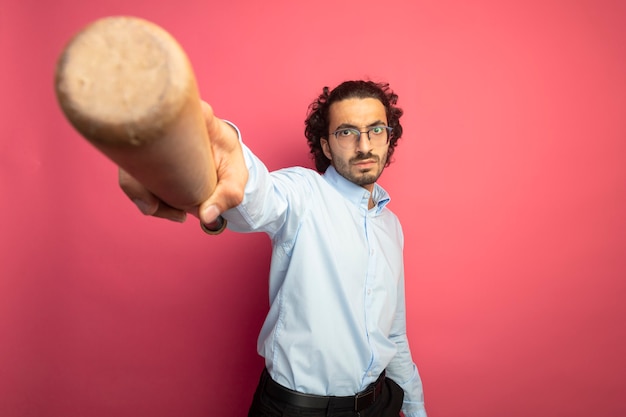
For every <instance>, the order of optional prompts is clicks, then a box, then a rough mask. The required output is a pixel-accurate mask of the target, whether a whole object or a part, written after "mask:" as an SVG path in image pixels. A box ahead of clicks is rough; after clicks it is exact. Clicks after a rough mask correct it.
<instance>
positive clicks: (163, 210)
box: [119, 168, 187, 223]
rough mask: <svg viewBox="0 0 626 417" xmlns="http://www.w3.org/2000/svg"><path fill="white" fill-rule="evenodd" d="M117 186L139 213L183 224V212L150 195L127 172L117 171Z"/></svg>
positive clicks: (184, 214)
mask: <svg viewBox="0 0 626 417" xmlns="http://www.w3.org/2000/svg"><path fill="white" fill-rule="evenodd" d="M119 184H120V188H121V189H122V191H124V194H126V195H127V196H128V198H130V199H131V201H132V202H133V203H134V204H135V205H136V206H137V208H138V209H139V211H141V212H142V213H143V214H145V215H147V216H154V217H160V218H163V219H168V220H172V221H175V222H181V223H182V222H184V221H185V219H186V217H187V215H186V213H185V212H184V211H182V210H178V209H175V208H173V207H171V206H169V205H167V204H165V203H164V202H163V201H161V200H159V198H158V197H157V196H155V195H154V194H152V193H151V192H150V191H148V189H147V188H145V187H144V186H143V185H142V184H141V183H140V182H139V181H137V180H136V179H135V178H133V176H132V175H130V174H129V173H128V172H126V171H124V170H123V169H121V168H120V169H119Z"/></svg>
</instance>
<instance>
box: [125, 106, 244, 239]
mask: <svg viewBox="0 0 626 417" xmlns="http://www.w3.org/2000/svg"><path fill="white" fill-rule="evenodd" d="M202 111H203V114H204V119H205V122H206V126H207V131H208V135H209V141H210V143H211V149H212V151H213V160H214V161H215V167H216V171H217V185H216V187H215V190H214V192H213V194H211V196H210V197H209V198H208V199H207V200H206V201H205V202H203V203H202V204H200V206H199V207H198V208H197V209H196V210H193V211H190V213H191V214H193V215H194V216H196V217H198V218H199V219H200V221H201V222H202V223H204V224H205V225H208V226H209V228H211V227H210V225H211V224H212V223H214V222H215V221H216V219H217V217H218V216H219V215H220V214H221V213H223V212H224V211H226V210H228V209H230V208H232V207H235V206H237V205H239V204H240V203H241V201H242V200H243V192H244V188H245V185H246V182H247V181H248V169H247V167H246V165H245V160H244V157H243V151H242V149H241V144H240V143H239V138H238V137H237V132H236V131H235V129H233V127H232V126H230V125H229V124H228V123H226V122H224V121H223V120H221V119H219V118H217V117H216V116H215V115H214V114H213V110H212V109H211V106H209V104H207V103H205V102H202ZM119 184H120V187H121V188H122V191H124V193H125V194H126V195H127V196H128V197H129V198H130V199H131V200H132V201H133V202H134V203H135V205H136V206H137V207H138V208H139V210H140V211H141V212H142V213H143V214H145V215H149V216H155V217H161V218H165V219H168V220H172V221H178V222H184V221H185V219H186V213H185V212H184V211H182V210H178V209H176V208H173V207H171V206H169V205H167V204H166V203H164V202H163V201H161V200H159V198H158V197H156V196H155V195H154V194H152V193H151V192H150V191H148V190H147V189H146V188H145V187H144V186H143V185H142V184H140V183H139V182H138V181H137V180H135V179H134V178H133V177H132V176H131V175H129V174H128V173H127V172H125V171H124V170H122V169H120V170H119Z"/></svg>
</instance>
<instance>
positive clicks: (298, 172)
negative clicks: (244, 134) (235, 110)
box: [222, 122, 317, 240]
mask: <svg viewBox="0 0 626 417" xmlns="http://www.w3.org/2000/svg"><path fill="white" fill-rule="evenodd" d="M228 123H229V124H230V125H231V126H233V127H234V128H235V129H236V130H237V134H238V135H239V140H240V142H241V147H242V150H243V156H244V160H245V163H246V167H247V168H248V181H247V183H246V186H245V189H244V197H243V201H242V202H241V204H239V205H238V206H237V207H234V208H231V209H230V210H227V211H225V212H224V213H223V214H222V215H223V216H224V218H225V219H227V220H228V228H229V229H230V230H233V231H235V232H242V233H251V232H265V233H267V234H268V235H269V236H270V238H271V239H272V240H273V239H274V238H276V237H277V236H282V235H285V234H289V233H292V232H293V231H294V230H296V229H297V224H293V223H294V222H297V221H298V217H297V216H292V215H290V214H293V213H294V212H301V211H303V210H305V209H306V207H307V201H308V199H310V198H311V195H312V193H311V191H310V190H311V184H312V181H311V177H312V174H311V172H310V171H311V170H307V169H304V168H298V167H294V168H284V169H281V170H277V171H274V172H272V173H270V172H269V171H268V169H267V167H266V166H265V164H264V163H263V162H262V161H261V160H260V159H259V158H258V157H257V156H256V155H255V154H254V153H253V152H252V151H251V150H250V149H249V148H248V147H247V146H246V145H245V144H244V143H243V142H242V141H241V133H240V132H239V130H238V129H237V127H236V126H235V125H233V124H232V123H230V122H228ZM315 175H317V174H315Z"/></svg>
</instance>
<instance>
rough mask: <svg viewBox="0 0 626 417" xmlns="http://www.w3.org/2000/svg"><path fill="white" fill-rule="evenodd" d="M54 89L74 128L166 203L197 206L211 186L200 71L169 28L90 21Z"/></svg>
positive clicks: (66, 53)
mask: <svg viewBox="0 0 626 417" xmlns="http://www.w3.org/2000/svg"><path fill="white" fill-rule="evenodd" d="M55 89H56V94H57V99H58V101H59V104H60V106H61V108H62V110H63V112H64V113H65V115H66V117H67V119H68V120H69V121H70V123H71V124H72V125H73V126H74V128H75V129H76V130H77V131H78V132H79V133H80V134H81V135H82V136H84V137H85V138H86V139H87V140H89V142H91V143H92V144H93V145H94V146H95V147H96V148H97V149H98V150H100V151H101V152H102V153H103V154H105V155H106V156H107V157H108V158H110V159H111V160H112V161H113V162H115V163H116V164H117V165H118V166H119V167H121V168H122V169H124V170H125V171H126V172H128V173H129V174H130V175H132V176H133V177H134V178H135V179H137V180H138V181H139V182H141V183H142V184H143V185H144V186H145V187H146V188H147V189H148V190H150V191H151V192H152V193H153V194H155V195H156V196H157V197H159V198H160V199H161V200H163V201H164V202H165V203H167V204H168V205H170V206H172V207H175V208H178V209H181V210H185V211H194V209H197V206H198V205H199V204H200V203H202V202H203V201H205V200H206V199H207V198H208V197H209V196H210V195H211V193H212V192H213V190H214V188H215V184H216V181H217V179H216V173H215V164H214V161H213V155H212V152H211V146H210V142H209V137H208V134H207V129H206V124H205V121H204V118H203V114H202V108H201V104H200V97H199V94H198V88H197V83H196V79H195V77H194V73H193V70H192V67H191V64H190V62H189V60H188V58H187V56H186V54H185V52H184V51H183V49H182V48H181V46H180V45H179V44H178V42H177V41H176V40H175V39H174V38H173V37H172V36H171V35H170V34H169V33H167V32H166V31H165V30H164V29H162V28H160V27H159V26H157V25H155V24H153V23H151V22H148V21H146V20H143V19H139V18H135V17H107V18H103V19H100V20H97V21H95V22H93V23H91V24H89V25H87V26H86V27H85V28H84V29H82V30H81V31H80V32H78V33H77V34H76V35H75V36H74V37H73V38H72V39H71V40H70V42H69V43H68V45H67V46H66V47H65V49H64V50H63V51H62V53H61V55H60V57H59V60H58V63H57V68H56V76H55Z"/></svg>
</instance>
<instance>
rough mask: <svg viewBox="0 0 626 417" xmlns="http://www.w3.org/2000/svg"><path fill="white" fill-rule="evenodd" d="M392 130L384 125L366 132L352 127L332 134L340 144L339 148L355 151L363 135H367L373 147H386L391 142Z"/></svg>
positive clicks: (373, 127)
mask: <svg viewBox="0 0 626 417" xmlns="http://www.w3.org/2000/svg"><path fill="white" fill-rule="evenodd" d="M392 130H393V128H392V127H389V126H384V125H378V126H372V127H370V128H368V129H367V130H366V131H365V132H362V131H360V130H358V129H355V128H351V127H344V128H342V129H337V130H335V131H334V132H332V133H331V134H332V135H335V138H336V139H337V142H339V146H341V147H342V148H344V149H354V148H356V147H357V144H358V142H359V140H361V135H362V134H363V133H365V134H367V139H368V140H369V141H370V143H371V144H372V146H382V145H386V144H387V143H388V142H389V134H390V133H391V131H392Z"/></svg>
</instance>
